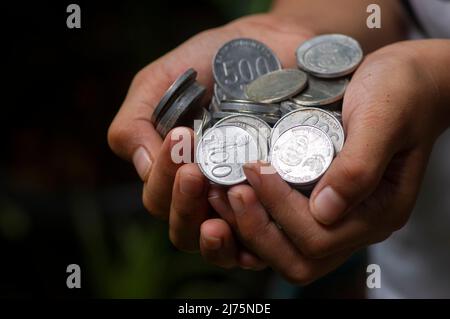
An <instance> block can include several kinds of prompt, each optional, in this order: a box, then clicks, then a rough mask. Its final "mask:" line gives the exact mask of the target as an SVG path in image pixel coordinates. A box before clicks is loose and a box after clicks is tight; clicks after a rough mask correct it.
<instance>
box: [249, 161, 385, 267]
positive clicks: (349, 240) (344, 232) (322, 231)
mask: <svg viewBox="0 0 450 319" xmlns="http://www.w3.org/2000/svg"><path fill="white" fill-rule="evenodd" d="M261 170H262V168H261V164H260V163H256V164H246V165H245V166H244V172H245V175H246V176H247V180H248V182H249V183H250V184H251V186H252V187H253V189H254V192H255V193H256V194H257V197H258V199H259V200H260V201H261V203H262V205H263V206H264V207H265V209H266V210H267V212H268V213H269V214H270V216H271V217H272V218H273V219H274V220H275V221H276V222H277V224H279V225H280V226H281V227H282V229H283V231H284V232H285V233H286V235H287V236H288V238H289V239H290V240H291V241H292V243H293V244H294V245H295V247H297V248H298V249H299V250H300V251H301V252H302V253H303V254H304V255H306V256H307V257H309V258H323V257H326V256H331V255H333V254H337V253H341V252H342V251H345V250H351V249H355V248H356V247H360V246H361V245H364V244H366V243H368V242H372V241H378V240H379V238H381V237H383V238H385V236H387V234H388V233H389V234H390V232H389V231H390V230H388V229H386V227H384V226H383V225H382V222H383V219H382V218H380V216H379V207H378V206H373V207H370V209H368V208H367V209H365V210H364V207H362V208H359V210H356V209H355V210H354V211H352V213H351V216H349V218H346V219H344V220H343V221H342V222H341V223H339V224H338V225H335V226H327V225H323V224H322V223H319V222H317V221H316V220H315V219H314V217H313V216H312V214H311V211H310V210H309V201H308V198H306V197H305V196H304V195H302V194H301V193H299V192H297V191H296V190H294V189H292V188H291V187H290V186H289V185H288V184H287V183H286V182H285V181H283V180H282V179H281V177H280V176H279V175H278V174H261V173H260V172H261ZM281 199H282V200H281ZM377 209H378V210H377Z"/></svg>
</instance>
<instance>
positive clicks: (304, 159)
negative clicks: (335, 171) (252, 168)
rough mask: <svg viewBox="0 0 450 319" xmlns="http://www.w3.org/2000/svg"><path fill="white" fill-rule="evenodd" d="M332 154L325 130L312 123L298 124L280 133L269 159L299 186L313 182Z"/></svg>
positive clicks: (322, 170) (331, 145) (327, 164)
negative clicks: (310, 124) (309, 124)
mask: <svg viewBox="0 0 450 319" xmlns="http://www.w3.org/2000/svg"><path fill="white" fill-rule="evenodd" d="M333 157H334V149H333V144H332V142H331V140H330V138H329V137H328V135H327V134H325V133H324V132H322V131H321V130H319V129H318V128H316V127H313V126H308V125H299V126H294V127H291V128H290V129H288V130H287V131H285V132H284V133H283V134H281V135H280V137H279V138H278V140H277V141H276V143H275V145H274V146H273V148H272V150H271V156H270V159H271V164H272V166H273V167H274V168H275V170H276V171H277V172H278V174H280V176H281V177H282V178H283V179H284V180H285V181H287V182H288V183H291V184H293V185H295V186H299V187H301V186H303V185H311V184H312V183H315V182H317V181H318V180H319V179H320V177H322V175H323V174H324V173H325V172H326V170H327V169H328V167H329V166H330V164H331V162H332V161H333Z"/></svg>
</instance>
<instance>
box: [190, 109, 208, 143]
mask: <svg viewBox="0 0 450 319" xmlns="http://www.w3.org/2000/svg"><path fill="white" fill-rule="evenodd" d="M210 122H211V114H210V113H209V111H208V110H206V109H205V108H202V117H201V119H200V120H196V121H195V124H194V133H195V136H196V138H199V137H201V136H202V135H203V132H204V131H205V130H207V129H208V128H209V125H210Z"/></svg>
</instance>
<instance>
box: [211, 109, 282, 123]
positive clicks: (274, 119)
mask: <svg viewBox="0 0 450 319" xmlns="http://www.w3.org/2000/svg"><path fill="white" fill-rule="evenodd" d="M237 114H239V115H244V114H243V113H237V112H224V111H220V112H214V113H213V114H212V117H213V119H214V121H219V120H221V119H223V118H225V117H228V116H231V115H237ZM248 115H254V116H256V117H258V118H259V119H261V120H263V121H265V122H266V123H268V124H270V125H274V124H275V123H276V122H278V120H279V119H280V116H278V115H269V114H267V115H265V114H255V113H251V114H248Z"/></svg>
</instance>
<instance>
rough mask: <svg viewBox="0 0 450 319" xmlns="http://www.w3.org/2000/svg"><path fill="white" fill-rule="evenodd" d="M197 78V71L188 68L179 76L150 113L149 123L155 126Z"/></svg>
mask: <svg viewBox="0 0 450 319" xmlns="http://www.w3.org/2000/svg"><path fill="white" fill-rule="evenodd" d="M196 77H197V71H195V70H194V69H192V68H190V69H188V70H187V71H186V72H184V73H183V74H182V75H180V76H179V77H178V78H177V79H176V80H175V82H173V83H172V85H171V86H170V87H169V88H168V89H167V91H166V93H164V95H163V96H162V98H161V100H160V101H159V103H158V105H157V106H156V108H155V109H154V111H153V113H152V118H151V121H152V123H153V125H156V124H157V122H158V121H159V120H160V118H161V117H162V116H163V115H164V113H165V112H166V111H167V109H168V108H170V106H171V105H172V103H173V102H174V101H175V100H176V99H177V98H178V97H179V95H180V94H181V93H182V92H183V91H184V90H186V88H187V87H189V86H190V85H191V84H193V83H194V82H195V79H196Z"/></svg>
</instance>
